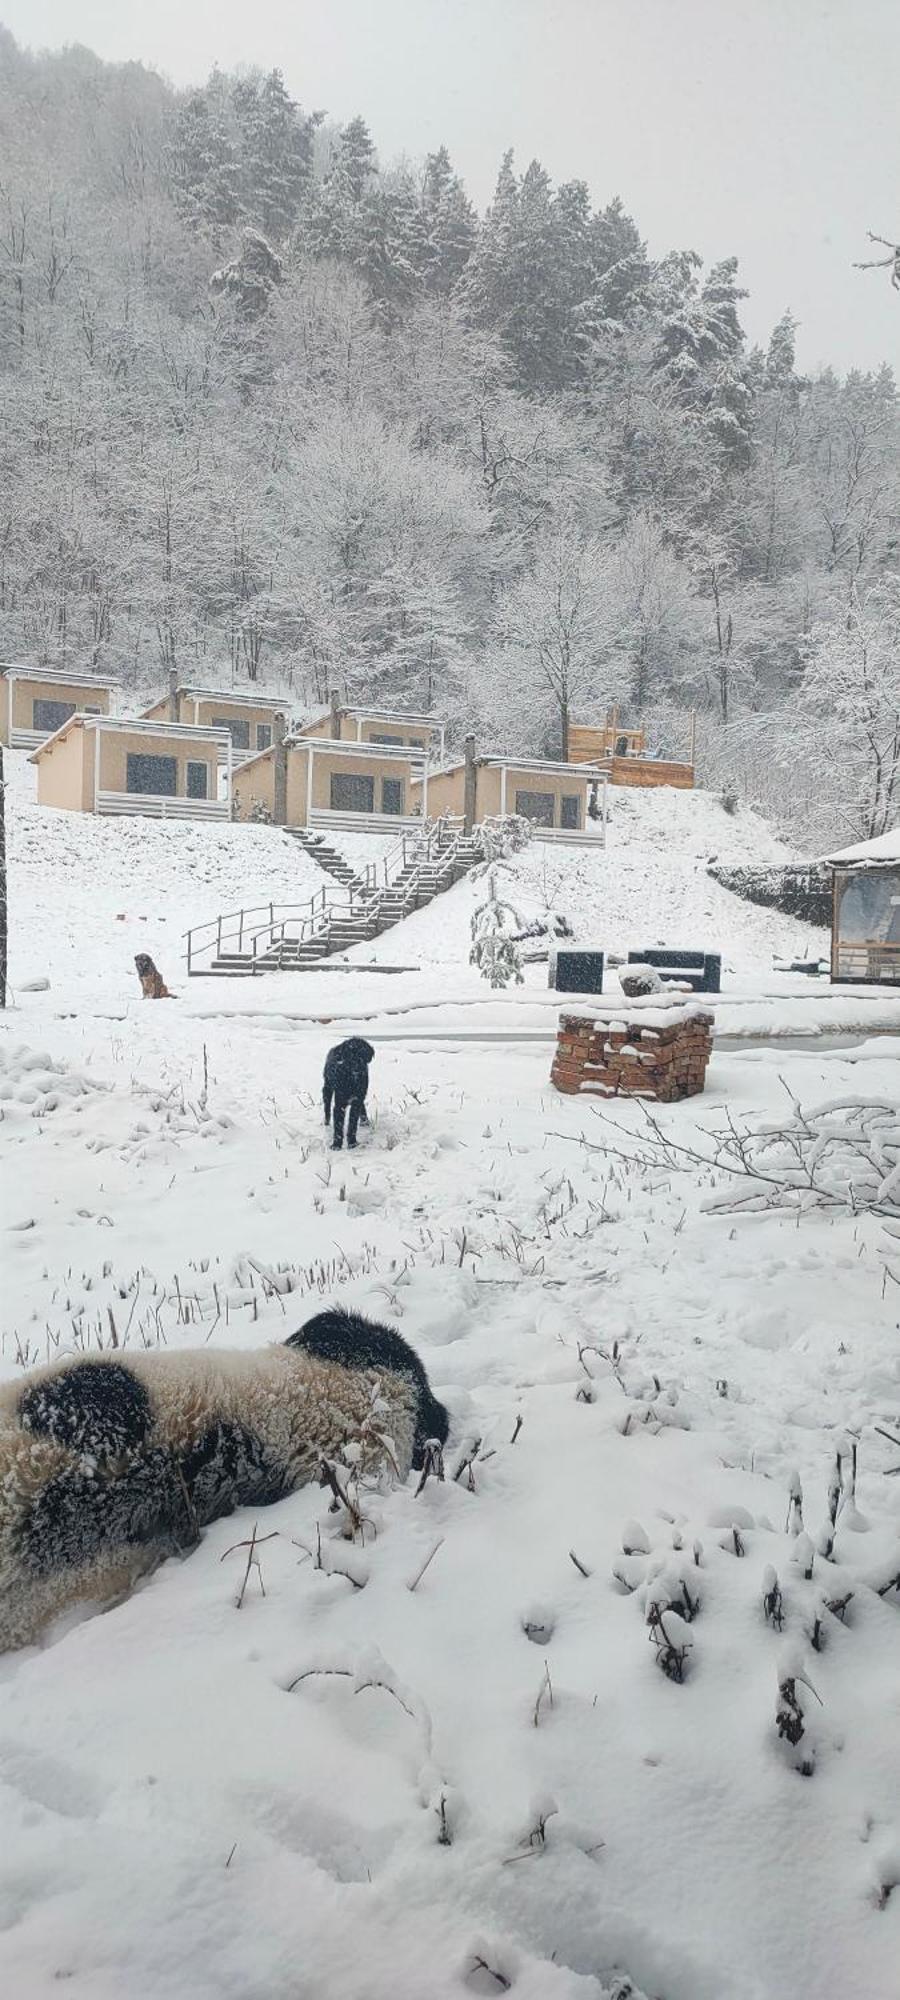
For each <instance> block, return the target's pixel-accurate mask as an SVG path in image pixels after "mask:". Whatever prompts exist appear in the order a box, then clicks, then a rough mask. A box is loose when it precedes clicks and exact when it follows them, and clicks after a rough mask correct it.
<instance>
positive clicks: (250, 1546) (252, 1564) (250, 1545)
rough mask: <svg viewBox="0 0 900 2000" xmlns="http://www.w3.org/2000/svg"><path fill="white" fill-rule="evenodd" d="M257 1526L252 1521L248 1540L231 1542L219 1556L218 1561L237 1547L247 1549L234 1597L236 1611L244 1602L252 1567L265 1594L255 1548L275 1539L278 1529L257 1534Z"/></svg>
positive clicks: (232, 1552) (222, 1560)
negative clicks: (241, 1574)
mask: <svg viewBox="0 0 900 2000" xmlns="http://www.w3.org/2000/svg"><path fill="white" fill-rule="evenodd" d="M258 1526H259V1522H258V1521H254V1523H253V1533H252V1535H251V1536H250V1540H249V1542H233V1543H232V1545H231V1548H230V1549H226V1550H225V1555H222V1556H220V1557H219V1561H220V1562H224V1561H225V1557H226V1556H233V1555H234V1553H235V1551H236V1550H237V1549H246V1550H247V1551H248V1555H247V1567H246V1569H245V1571H244V1580H243V1583H242V1584H241V1587H240V1590H239V1591H238V1594H237V1598H236V1599H235V1609H236V1610H237V1611H240V1608H241V1605H242V1604H243V1602H244V1594H245V1592H246V1589H247V1585H248V1583H249V1581H250V1571H251V1570H252V1569H255V1571H256V1574H257V1577H258V1579H259V1587H260V1590H261V1592H262V1595H263V1597H265V1594H266V1586H265V1584H264V1582H263V1573H262V1566H261V1564H260V1560H259V1556H258V1555H257V1553H256V1552H257V1549H259V1548H261V1547H262V1545H263V1543H264V1542H274V1541H275V1540H276V1539H277V1536H278V1529H277V1528H273V1530H272V1533H271V1534H270V1535H260V1536H257V1533H256V1530H257V1528H258Z"/></svg>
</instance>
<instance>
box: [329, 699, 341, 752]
mask: <svg viewBox="0 0 900 2000" xmlns="http://www.w3.org/2000/svg"><path fill="white" fill-rule="evenodd" d="M331 738H332V742H333V743H339V742H340V740H341V704H340V701H339V699H338V696H337V695H336V694H333V695H332V697H331Z"/></svg>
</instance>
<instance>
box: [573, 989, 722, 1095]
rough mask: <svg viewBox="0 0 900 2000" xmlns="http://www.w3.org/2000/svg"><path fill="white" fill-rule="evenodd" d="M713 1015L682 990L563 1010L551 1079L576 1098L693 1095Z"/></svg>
mask: <svg viewBox="0 0 900 2000" xmlns="http://www.w3.org/2000/svg"><path fill="white" fill-rule="evenodd" d="M712 1026H713V1016H712V1014H711V1013H710V1011H709V1009H708V1008H706V1007H702V1006H700V1005H698V1003H697V1002H696V1001H685V1000H684V999H682V997H681V995H677V996H676V995H675V994H671V995H669V994H659V993H653V994H648V995H646V997H644V998H642V999H639V1000H628V1001H624V1002H623V1003H622V1006H621V1007H613V1006H608V1007H604V1008H603V1009H600V1008H596V1009H595V1008H588V1007H585V1008H580V1009H579V1010H578V1011H577V1012H575V1010H574V1009H573V1008H569V1007H567V1008H565V1009H564V1010H563V1012H562V1013H561V1014H560V1017H559V1035H558V1039H557V1044H556V1054H555V1056H554V1058H553V1068H552V1069H551V1072H550V1080H551V1082H552V1083H554V1084H555V1085H556V1088H557V1090H562V1091H566V1092H567V1093H568V1094H569V1095H570V1096H578V1094H579V1093H580V1092H582V1091H586V1092H588V1093H589V1094H592V1095H595V1096H598V1097H655V1098H657V1099H658V1100H659V1102H660V1103H661V1104H673V1103H674V1102H675V1100H676V1099H677V1098H680V1097H698V1096H699V1094H700V1092H701V1091H702V1089H703V1087H704V1084H705V1082H706V1066H707V1063H708V1062H709V1058H710V1054H711V1052H712Z"/></svg>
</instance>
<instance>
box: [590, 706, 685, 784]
mask: <svg viewBox="0 0 900 2000" xmlns="http://www.w3.org/2000/svg"><path fill="white" fill-rule="evenodd" d="M694 734H695V718H694V716H693V715H692V716H691V733H690V753H689V756H688V757H687V759H680V758H673V757H660V756H657V755H652V754H651V753H650V752H648V749H647V732H646V730H645V729H644V727H643V724H642V725H641V726H640V727H639V728H637V729H626V728H623V727H622V725H621V724H620V722H619V719H618V710H617V709H615V708H613V709H610V710H609V711H608V713H607V717H606V721H605V722H604V723H603V724H602V725H601V726H597V725H595V724H593V723H591V724H587V723H574V722H573V723H570V725H569V755H570V757H571V758H572V760H573V762H575V763H580V764H594V765H596V767H597V769H598V770H602V771H603V772H605V774H606V776H607V777H608V778H609V782H610V784H611V785H635V786H640V787H641V788H644V789H646V788H647V787H652V786H655V785H674V786H676V787H677V788H678V789H679V790H681V791H690V790H692V788H693V784H694Z"/></svg>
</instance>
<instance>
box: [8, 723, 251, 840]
mask: <svg viewBox="0 0 900 2000" xmlns="http://www.w3.org/2000/svg"><path fill="white" fill-rule="evenodd" d="M230 751H231V738H230V737H229V736H228V734H227V731H224V730H221V729H209V728H207V729H192V728H189V727H188V726H187V725H186V724H184V723H168V724H165V723H161V722H147V721H145V720H142V719H138V720H134V719H131V718H128V717H126V716H96V715H83V714H76V715H70V716H69V719H68V721H67V722H64V723H63V725H62V727H61V728H60V729H57V730H56V731H55V732H54V734H53V735H52V736H48V738H47V740H46V742H45V743H41V744H39V746H38V748H37V749H36V750H34V751H32V754H31V758H30V760H29V761H30V762H31V763H32V764H36V765H37V774H38V780H37V795H38V804H39V805H42V806H60V807H62V808H63V810H64V811H66V812H89V813H149V814H152V816H153V817H154V818H156V819H170V818H171V819H226V820H227V819H230V817H231V763H230ZM223 759H224V760H225V762H226V766H227V774H226V778H225V790H224V795H223V796H222V797H221V798H220V797H219V795H218V780H219V764H220V763H221V762H222V761H223Z"/></svg>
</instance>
